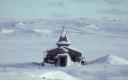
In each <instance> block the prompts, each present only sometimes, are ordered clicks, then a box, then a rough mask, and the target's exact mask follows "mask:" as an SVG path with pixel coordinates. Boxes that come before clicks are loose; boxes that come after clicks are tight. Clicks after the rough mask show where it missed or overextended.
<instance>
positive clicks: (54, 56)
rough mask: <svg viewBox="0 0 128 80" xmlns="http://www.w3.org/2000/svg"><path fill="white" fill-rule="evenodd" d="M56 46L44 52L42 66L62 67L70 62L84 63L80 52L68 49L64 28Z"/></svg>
mask: <svg viewBox="0 0 128 80" xmlns="http://www.w3.org/2000/svg"><path fill="white" fill-rule="evenodd" d="M56 45H57V48H54V49H51V50H47V51H45V53H44V54H45V57H44V61H43V63H44V64H45V63H48V64H54V65H56V66H61V67H64V66H67V65H68V64H70V62H78V63H80V64H83V65H84V64H85V63H86V61H85V60H84V57H82V53H81V52H79V51H77V50H74V49H72V48H70V47H69V45H70V43H69V41H68V39H67V36H66V32H65V30H64V28H63V31H62V33H61V36H60V38H59V40H58V42H57V43H56Z"/></svg>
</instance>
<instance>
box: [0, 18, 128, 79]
mask: <svg viewBox="0 0 128 80" xmlns="http://www.w3.org/2000/svg"><path fill="white" fill-rule="evenodd" d="M127 25H128V21H113V20H108V21H94V20H93V21H91V20H87V19H77V20H75V19H74V20H31V21H27V20H22V21H21V20H11V21H10V20H0V80H17V79H19V80H77V79H78V80H85V79H86V80H128V77H127V76H128V68H127V67H128V65H127V64H128V63H127V62H128V61H127V59H128V54H127V52H128V49H127V47H128V42H127V41H128V36H127V35H128V26H127ZM62 26H65V27H66V31H67V35H68V38H69V41H70V42H71V44H72V45H71V47H73V48H76V49H78V50H80V51H81V52H82V53H83V55H84V56H85V57H86V59H87V62H89V64H88V65H87V66H82V67H80V66H70V67H66V68H59V67H57V68H56V67H41V66H40V65H38V64H35V63H32V62H37V63H40V62H41V61H42V57H43V51H44V50H46V49H51V48H54V47H56V45H55V43H56V42H57V40H58V38H59V35H60V32H61V30H62V28H61V27H62ZM105 55H108V56H105ZM115 55H116V56H115ZM102 56H104V57H102ZM117 56H118V57H117ZM95 59H96V60H95ZM58 74H59V75H58ZM65 76H66V77H65Z"/></svg>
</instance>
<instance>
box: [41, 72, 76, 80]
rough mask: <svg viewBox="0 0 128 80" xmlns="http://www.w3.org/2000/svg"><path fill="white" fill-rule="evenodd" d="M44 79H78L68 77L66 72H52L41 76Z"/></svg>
mask: <svg viewBox="0 0 128 80" xmlns="http://www.w3.org/2000/svg"><path fill="white" fill-rule="evenodd" d="M40 77H41V78H43V79H49V80H51V79H52V80H77V79H76V78H74V77H72V76H70V75H68V74H67V73H65V72H62V71H50V72H46V73H44V74H43V75H41V76H40Z"/></svg>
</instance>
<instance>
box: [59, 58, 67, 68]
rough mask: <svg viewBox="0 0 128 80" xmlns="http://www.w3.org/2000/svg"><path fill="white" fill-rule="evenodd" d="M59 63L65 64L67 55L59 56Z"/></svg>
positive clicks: (63, 65) (62, 65)
mask: <svg viewBox="0 0 128 80" xmlns="http://www.w3.org/2000/svg"><path fill="white" fill-rule="evenodd" d="M59 65H60V66H61V67H65V66H67V56H59Z"/></svg>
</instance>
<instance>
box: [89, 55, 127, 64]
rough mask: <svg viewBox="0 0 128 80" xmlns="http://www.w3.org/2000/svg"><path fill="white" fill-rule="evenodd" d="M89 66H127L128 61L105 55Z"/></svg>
mask: <svg viewBox="0 0 128 80" xmlns="http://www.w3.org/2000/svg"><path fill="white" fill-rule="evenodd" d="M90 63H91V64H110V65H128V60H126V59H123V58H120V57H118V56H115V55H106V56H104V57H101V58H98V59H96V60H94V61H91V62H90Z"/></svg>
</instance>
